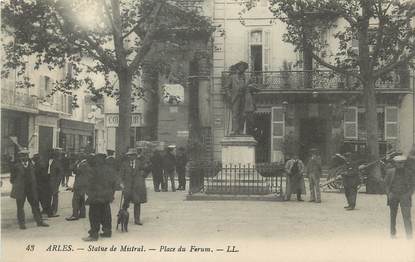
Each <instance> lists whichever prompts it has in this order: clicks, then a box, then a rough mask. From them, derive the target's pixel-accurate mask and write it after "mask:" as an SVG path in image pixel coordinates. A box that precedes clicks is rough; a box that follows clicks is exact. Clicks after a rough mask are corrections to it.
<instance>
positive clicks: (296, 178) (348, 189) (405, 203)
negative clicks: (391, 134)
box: [285, 145, 415, 239]
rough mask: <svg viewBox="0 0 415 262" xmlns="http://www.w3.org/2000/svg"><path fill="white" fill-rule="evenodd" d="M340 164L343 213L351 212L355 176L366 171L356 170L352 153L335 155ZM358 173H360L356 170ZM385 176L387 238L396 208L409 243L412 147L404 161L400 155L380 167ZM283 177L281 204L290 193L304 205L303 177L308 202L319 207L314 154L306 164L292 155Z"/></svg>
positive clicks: (414, 177) (414, 174)
mask: <svg viewBox="0 0 415 262" xmlns="http://www.w3.org/2000/svg"><path fill="white" fill-rule="evenodd" d="M338 156H339V157H341V158H342V160H343V165H342V166H341V167H340V172H339V173H340V174H341V177H342V182H343V187H344V193H345V196H346V202H347V205H346V206H345V207H344V208H345V209H346V210H348V211H350V210H354V209H355V207H356V198H357V192H358V188H359V185H360V184H361V179H360V175H359V172H360V171H361V170H362V169H364V168H366V167H367V166H365V165H360V166H358V165H357V164H356V163H355V162H354V161H353V159H352V153H350V152H347V153H345V154H344V155H338ZM359 169H361V170H359ZM383 171H384V174H385V176H384V177H383V178H382V179H383V182H384V185H385V190H386V195H387V205H388V206H389V208H390V234H391V237H392V238H395V237H396V217H397V212H398V208H399V206H400V207H401V213H402V217H403V222H404V227H405V233H406V236H407V238H409V239H411V238H412V235H413V229H412V221H411V206H412V194H413V193H414V191H415V145H414V146H413V147H412V150H411V151H410V153H409V155H408V157H406V156H404V155H403V154H400V153H399V154H397V155H396V156H394V157H393V158H391V159H390V160H389V161H388V162H387V163H386V164H385V165H384V167H383ZM285 173H286V174H287V176H286V181H287V189H286V195H285V200H286V201H289V200H291V195H292V193H295V194H296V195H297V200H298V201H304V200H303V199H302V198H301V195H302V194H305V183H304V175H306V176H307V177H308V181H309V187H310V200H309V201H310V202H316V203H321V193H320V177H321V174H322V166H321V157H320V156H319V153H318V150H317V149H315V148H313V149H311V150H310V157H309V158H308V160H307V162H306V164H305V165H304V163H303V162H302V161H301V160H300V159H299V158H298V156H296V155H294V156H293V157H292V158H291V159H289V160H288V161H287V162H286V164H285Z"/></svg>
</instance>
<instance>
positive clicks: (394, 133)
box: [385, 106, 398, 139]
mask: <svg viewBox="0 0 415 262" xmlns="http://www.w3.org/2000/svg"><path fill="white" fill-rule="evenodd" d="M396 138H398V108H397V107H395V106H387V107H385V139H396Z"/></svg>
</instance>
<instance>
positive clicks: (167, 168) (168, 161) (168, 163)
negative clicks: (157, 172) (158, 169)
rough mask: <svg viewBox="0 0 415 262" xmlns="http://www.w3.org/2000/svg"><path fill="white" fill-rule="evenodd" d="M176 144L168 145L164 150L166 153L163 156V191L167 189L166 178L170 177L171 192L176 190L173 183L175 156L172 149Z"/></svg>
mask: <svg viewBox="0 0 415 262" xmlns="http://www.w3.org/2000/svg"><path fill="white" fill-rule="evenodd" d="M175 148H176V146H174V145H169V146H168V147H167V150H166V154H165V155H164V158H163V169H164V174H163V180H164V186H165V187H164V188H163V191H168V179H169V178H170V183H171V190H172V191H173V192H175V191H176V187H175V185H174V173H175V171H176V157H175V155H174V149H175Z"/></svg>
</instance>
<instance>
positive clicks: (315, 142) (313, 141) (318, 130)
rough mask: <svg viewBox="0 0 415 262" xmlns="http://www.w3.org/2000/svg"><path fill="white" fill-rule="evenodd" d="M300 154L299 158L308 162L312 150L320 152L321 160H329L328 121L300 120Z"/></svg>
mask: <svg viewBox="0 0 415 262" xmlns="http://www.w3.org/2000/svg"><path fill="white" fill-rule="evenodd" d="M299 138H300V139H299V140H300V141H299V142H300V152H299V157H300V159H302V160H303V161H305V160H307V158H308V156H309V151H310V149H311V148H317V149H318V150H319V151H320V155H321V159H322V160H323V162H324V160H325V159H327V156H326V154H327V151H326V147H327V143H326V142H327V120H326V119H323V118H318V117H313V118H303V119H301V120H300V136H299Z"/></svg>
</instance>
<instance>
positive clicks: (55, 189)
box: [48, 149, 63, 217]
mask: <svg viewBox="0 0 415 262" xmlns="http://www.w3.org/2000/svg"><path fill="white" fill-rule="evenodd" d="M48 174H49V190H50V194H49V202H50V210H49V214H48V216H49V217H57V216H59V215H58V214H57V212H58V203H59V185H60V182H61V179H62V176H63V169H62V163H61V152H60V151H59V149H55V150H54V152H53V154H52V158H51V159H50V160H49V165H48Z"/></svg>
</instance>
